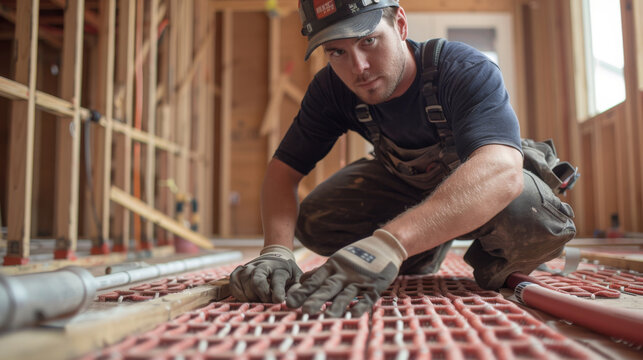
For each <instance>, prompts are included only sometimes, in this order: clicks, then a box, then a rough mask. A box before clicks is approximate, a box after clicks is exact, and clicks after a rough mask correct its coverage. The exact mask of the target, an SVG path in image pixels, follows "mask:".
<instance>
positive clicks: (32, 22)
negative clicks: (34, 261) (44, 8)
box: [4, 0, 39, 265]
mask: <svg viewBox="0 0 643 360" xmlns="http://www.w3.org/2000/svg"><path fill="white" fill-rule="evenodd" d="M17 6H18V7H17V19H16V36H15V44H16V45H15V49H16V54H15V56H14V58H15V60H16V65H15V69H16V70H15V78H16V81H19V82H25V83H27V84H28V87H29V96H28V100H27V103H24V102H20V103H19V102H14V104H13V108H12V114H11V139H10V144H11V145H10V149H11V150H10V151H11V156H10V160H9V175H10V178H9V189H10V191H9V208H10V209H11V211H9V214H8V234H7V255H6V256H5V260H4V264H5V265H16V264H25V263H26V262H27V261H28V259H29V240H30V238H31V198H32V180H33V179H32V177H33V142H34V128H35V111H36V101H35V100H36V99H35V94H36V77H37V73H36V70H37V67H36V66H37V59H38V14H39V9H38V6H39V2H38V0H32V1H31V2H28V1H21V2H19V3H18V5H17ZM25 119H26V121H25Z"/></svg>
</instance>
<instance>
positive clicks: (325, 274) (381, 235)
mask: <svg viewBox="0 0 643 360" xmlns="http://www.w3.org/2000/svg"><path fill="white" fill-rule="evenodd" d="M407 257H408V254H407V252H406V250H405V249H404V247H403V246H402V245H401V244H400V242H399V241H398V240H397V239H396V238H395V236H393V235H392V234H391V233H389V232H388V231H386V230H382V229H379V230H376V231H375V232H374V233H373V235H372V236H370V237H367V238H365V239H362V240H359V241H357V242H355V243H353V244H350V245H348V246H345V247H343V248H341V249H340V250H338V251H337V252H336V253H334V254H333V255H332V256H331V257H330V258H329V259H328V261H326V263H325V264H324V265H322V266H321V267H319V268H317V269H315V270H313V271H310V272H307V273H306V274H304V275H303V276H302V278H301V286H293V287H292V288H290V290H288V297H287V299H286V305H288V307H291V308H297V307H300V306H301V307H302V311H303V312H304V313H306V314H311V315H312V314H316V313H318V312H319V311H320V310H321V306H322V305H323V304H324V303H325V302H326V301H332V302H333V303H332V305H330V306H329V307H328V308H327V309H326V314H327V315H328V316H330V317H339V316H341V315H342V314H344V311H345V310H346V307H347V306H348V305H349V304H350V303H351V301H352V300H353V299H354V298H355V297H356V296H359V297H360V298H359V300H358V302H357V303H356V304H355V305H353V307H352V308H351V309H350V312H351V314H352V315H353V316H360V315H362V314H363V313H364V312H365V311H370V310H371V309H372V307H373V304H375V301H377V299H378V298H379V297H380V294H381V292H382V291H384V290H386V289H387V288H388V286H389V285H390V284H391V283H392V282H393V280H395V278H396V277H397V273H398V271H399V269H400V265H401V264H402V261H404V260H406V258H407Z"/></svg>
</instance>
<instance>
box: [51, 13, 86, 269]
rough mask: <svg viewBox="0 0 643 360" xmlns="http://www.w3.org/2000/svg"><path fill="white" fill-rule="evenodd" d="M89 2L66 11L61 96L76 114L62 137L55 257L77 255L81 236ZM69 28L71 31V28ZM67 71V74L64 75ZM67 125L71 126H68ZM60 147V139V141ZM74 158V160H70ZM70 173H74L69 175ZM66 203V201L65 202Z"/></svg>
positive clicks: (62, 123) (62, 125)
mask: <svg viewBox="0 0 643 360" xmlns="http://www.w3.org/2000/svg"><path fill="white" fill-rule="evenodd" d="M84 8H85V2H84V1H83V0H78V1H75V2H74V1H70V2H69V4H68V6H67V8H66V10H65V33H64V43H63V66H62V71H64V72H63V73H61V79H62V80H61V81H62V88H61V97H63V98H66V99H69V100H70V101H71V103H72V107H73V111H74V114H73V116H72V119H71V120H72V121H71V124H72V130H71V133H72V136H71V139H69V138H68V137H67V135H65V137H64V138H62V139H60V140H61V142H60V147H59V149H58V152H57V155H58V156H57V158H58V159H60V161H61V162H62V163H64V164H69V168H66V169H65V168H63V169H60V168H59V171H58V174H57V175H58V176H57V179H56V180H57V184H56V189H57V195H58V196H59V198H57V200H56V203H57V204H56V206H57V210H58V211H57V216H58V219H57V221H56V233H57V234H56V250H55V253H54V257H55V258H73V257H75V254H74V253H75V251H76V242H77V239H78V197H79V194H78V188H79V172H80V126H81V124H80V121H81V119H80V103H81V84H82V66H83V62H82V56H83V34H84V27H83V26H84V22H83V14H84ZM68 28H69V30H68ZM63 74H64V75H63ZM63 76H64V77H63ZM66 123H67V122H66V121H62V120H59V122H58V124H59V128H58V134H59V135H60V136H62V135H63V134H66V133H67V134H68V133H69V132H70V130H69V127H68V123H67V124H66ZM65 125H67V126H65ZM57 146H58V142H57ZM70 158H71V163H70V162H69V160H70ZM69 172H70V173H71V174H69ZM61 202H62V203H61Z"/></svg>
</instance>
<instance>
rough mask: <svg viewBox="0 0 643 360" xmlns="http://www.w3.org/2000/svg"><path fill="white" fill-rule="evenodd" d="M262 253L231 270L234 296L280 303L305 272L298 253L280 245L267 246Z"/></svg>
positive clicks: (242, 299) (231, 288) (243, 299)
mask: <svg viewBox="0 0 643 360" xmlns="http://www.w3.org/2000/svg"><path fill="white" fill-rule="evenodd" d="M259 254H260V256H259V257H257V258H256V259H254V260H252V261H250V262H248V263H247V264H245V265H241V266H239V267H237V268H236V269H234V271H233V272H232V274H230V291H231V292H232V296H234V297H235V298H236V299H237V300H239V301H247V302H259V301H260V302H264V303H269V302H273V303H281V302H282V301H284V299H285V297H286V290H287V289H288V288H289V287H290V286H292V285H293V284H295V283H298V282H299V277H300V276H301V274H302V271H301V269H300V268H299V266H297V263H296V262H295V255H294V254H293V253H292V251H290V249H288V248H287V247H285V246H281V245H269V246H266V247H264V248H263V249H262V250H261V252H260V253H259Z"/></svg>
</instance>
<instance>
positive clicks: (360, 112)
mask: <svg viewBox="0 0 643 360" xmlns="http://www.w3.org/2000/svg"><path fill="white" fill-rule="evenodd" d="M355 116H356V117H357V120H358V121H359V122H360V123H362V124H364V126H366V133H367V135H368V137H369V139H370V140H371V142H372V143H373V145H374V146H375V148H376V149H377V148H378V147H379V143H380V127H379V125H378V124H377V123H376V122H375V121H373V117H372V116H371V111H370V110H369V109H368V105H367V104H357V105H356V106H355Z"/></svg>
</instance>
